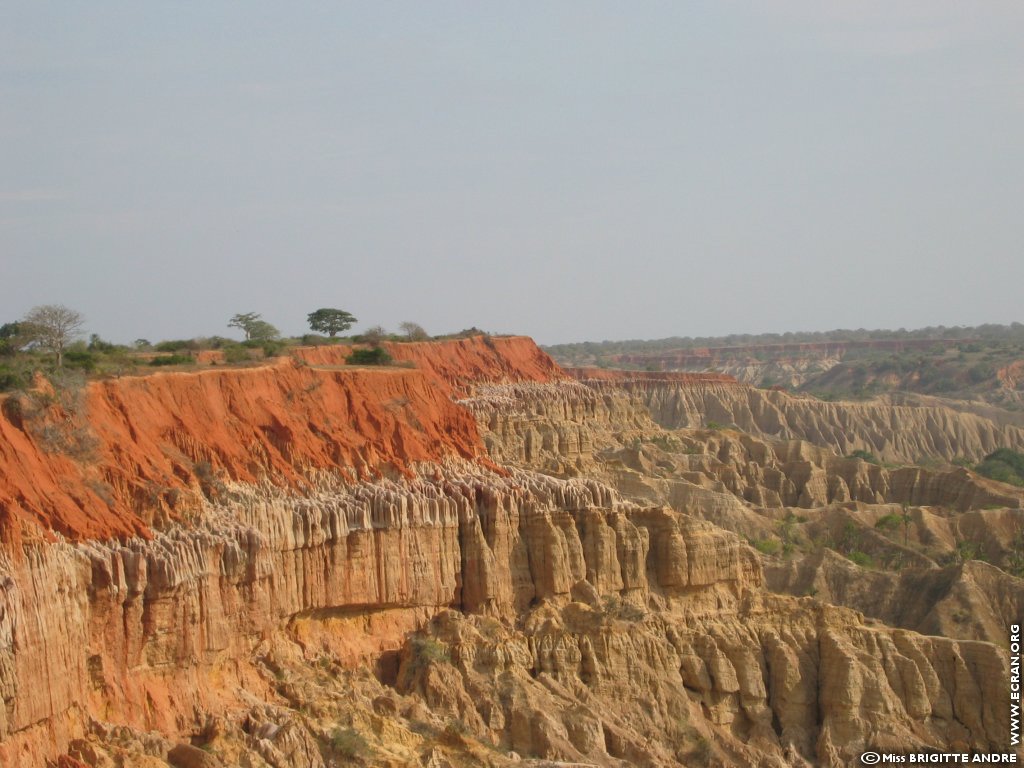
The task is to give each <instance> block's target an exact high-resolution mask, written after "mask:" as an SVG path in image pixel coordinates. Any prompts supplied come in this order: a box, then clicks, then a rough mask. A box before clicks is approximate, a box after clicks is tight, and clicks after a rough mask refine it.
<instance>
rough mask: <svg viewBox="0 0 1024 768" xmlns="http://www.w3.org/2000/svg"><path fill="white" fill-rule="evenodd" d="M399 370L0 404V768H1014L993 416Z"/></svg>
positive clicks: (498, 342) (177, 380)
mask: <svg viewBox="0 0 1024 768" xmlns="http://www.w3.org/2000/svg"><path fill="white" fill-rule="evenodd" d="M385 346H386V348H387V351H388V352H389V354H390V355H391V357H392V358H393V359H394V360H395V361H396V365H392V366H366V367H359V366H350V365H345V357H344V354H343V352H342V348H341V347H338V346H320V347H297V348H291V349H288V350H287V351H286V352H284V353H283V354H281V355H280V356H278V357H274V358H270V359H267V360H264V361H259V362H258V363H256V364H252V365H249V366H248V367H231V366H213V367H209V368H202V369H198V368H197V369H195V370H185V371H168V372H157V373H150V374H148V375H132V376H121V377H120V378H108V379H104V380H97V381H91V382H89V383H87V384H86V385H85V386H84V387H83V388H81V389H79V390H77V391H71V390H69V389H62V388H61V387H59V386H58V387H55V386H54V385H53V384H51V383H50V382H48V381H47V380H45V379H43V378H42V377H39V378H37V380H36V381H35V382H34V384H33V385H32V386H31V387H30V388H28V389H27V390H25V391H20V392H12V393H8V394H6V395H4V396H3V397H4V399H3V402H2V416H0V539H2V543H0V699H2V702H3V706H2V707H0V765H4V766H7V765H11V766H15V765H16V766H30V767H31V766H40V767H41V766H51V765H52V766H59V768H81V767H82V766H90V767H94V768H110V767H112V766H113V767H116V768H121V767H122V766H124V767H128V766H132V767H134V766H142V767H150V768H157V767H158V766H166V765H172V766H177V767H178V768H217V767H218V766H223V767H225V768H226V767H227V766H243V767H245V768H268V767H270V766H272V767H273V768H293V767H295V768H327V766H340V765H345V764H358V765H373V766H432V767H433V768H441V767H442V766H464V765H465V766H468V765H483V766H506V765H513V764H518V765H535V766H541V765H555V764H561V765H592V766H763V767H764V768H768V767H773V768H775V767H777V768H783V767H784V766H830V767H831V766H835V767H838V766H849V765H856V764H858V763H857V757H858V756H859V755H860V754H861V753H862V752H864V751H865V750H866V749H877V750H880V751H908V750H910V749H915V750H918V749H920V750H925V749H935V750H940V751H950V750H953V751H971V750H973V751H976V752H990V751H992V752H997V751H998V752H1003V751H1006V750H1007V749H1008V744H1009V688H1008V684H1007V680H1008V676H1009V664H1010V661H1009V653H1008V639H1009V625H1010V624H1011V623H1012V622H1014V621H1016V620H1018V619H1019V618H1020V617H1022V616H1024V580H1022V579H1021V577H1022V576H1024V489H1022V488H1019V487H1016V486H1014V485H1010V484H1005V483H1001V482H998V481H995V480H992V479H990V478H988V477H984V476H982V475H980V474H978V473H976V472H974V471H973V470H972V469H971V468H970V467H972V466H974V465H975V464H976V463H978V462H981V461H982V460H983V459H984V458H985V457H986V456H988V455H990V454H991V453H993V452H994V451H997V450H998V449H1010V450H1011V451H1022V450H1024V426H1022V425H1021V424H1020V423H1018V422H1017V421H1016V420H1015V418H1014V415H1013V414H1012V413H1010V412H1009V411H1006V410H1004V409H1002V408H999V407H996V406H995V405H992V404H991V403H990V404H988V405H987V406H986V407H981V405H977V406H973V407H969V406H968V405H966V404H965V403H966V401H964V400H957V401H955V402H953V401H950V400H948V399H945V398H939V397H930V396H924V395H914V396H910V395H908V396H896V395H893V394H890V393H886V394H883V395H881V396H877V397H873V398H868V399H863V398H862V399H858V400H856V401H845V400H835V399H833V400H829V401H826V400H822V399H820V398H816V397H813V396H811V395H810V394H808V393H806V392H802V391H783V390H781V389H780V388H778V387H775V388H757V387H755V386H753V385H752V384H750V383H744V381H741V380H739V378H737V377H734V376H733V375H730V374H729V373H685V372H663V371H649V372H648V371H625V370H611V369H609V368H607V367H589V366H580V367H565V368H563V367H561V366H559V365H558V364H557V363H556V362H555V361H554V360H553V359H552V358H551V357H549V356H548V355H547V354H546V353H545V352H543V351H542V350H541V349H540V348H538V347H537V346H536V345H535V344H534V342H533V341H532V340H531V339H529V338H525V337H492V336H486V335H480V336H473V337H471V338H466V339H453V340H448V341H425V342H413V343H403V344H398V343H387V344H386V345H385ZM968 354H973V353H968ZM833 368H834V366H833ZM753 378H754V379H756V378H757V377H756V376H754V377H753ZM744 379H745V380H746V381H750V380H751V377H750V376H745V377H744ZM1014 381H1016V379H1015V380H1014ZM755 383H756V382H755ZM1014 387H1016V384H1014Z"/></svg>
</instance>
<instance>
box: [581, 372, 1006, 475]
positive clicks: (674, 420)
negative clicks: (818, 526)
mask: <svg viewBox="0 0 1024 768" xmlns="http://www.w3.org/2000/svg"><path fill="white" fill-rule="evenodd" d="M583 381H584V383H588V384H589V385H590V386H592V387H594V388H595V389H598V390H599V391H601V390H605V389H608V388H616V389H625V390H626V391H627V392H629V393H630V394H631V395H632V396H633V397H634V398H635V399H636V400H637V402H638V403H640V404H642V405H643V406H644V407H645V408H646V409H647V410H648V411H649V413H650V414H651V417H652V418H653V419H654V421H655V422H657V423H658V424H659V425H660V426H662V427H664V428H666V429H679V428H691V429H693V428H700V427H706V426H707V425H708V424H709V423H711V422H715V423H717V424H722V425H735V426H736V427H737V428H739V429H740V430H742V431H744V432H748V433H750V434H754V435H758V436H762V437H769V438H778V439H794V438H795V439H800V440H805V441H807V442H810V443H813V444H815V445H819V446H824V447H827V448H829V449H830V450H832V451H834V452H836V453H838V454H840V455H846V454H849V453H852V452H853V451H855V450H864V451H867V452H869V453H872V454H874V455H875V456H877V457H878V458H880V459H882V460H884V461H891V462H918V461H921V460H924V459H928V458H941V459H946V460H951V459H953V458H957V457H962V458H967V459H971V460H973V461H980V460H981V458H983V457H984V456H985V455H986V454H988V453H991V452H992V451H994V450H996V449H997V448H1004V447H1009V448H1017V449H1019V448H1021V447H1024V429H1022V428H1021V427H1018V426H1013V425H1002V424H999V423H996V422H995V421H992V420H990V419H988V418H985V417H983V416H979V415H977V414H973V413H966V412H961V411H955V410H953V409H951V408H946V407H942V406H925V405H921V406H914V405H893V404H890V403H889V402H886V401H868V402H825V401H822V400H817V399H815V398H812V397H798V396H794V395H790V394H787V393H786V392H782V391H777V390H764V389H755V388H754V387H750V386H746V385H742V384H738V383H735V384H732V383H726V382H703V381H697V382H693V383H676V382H671V381H658V380H648V379H643V378H641V379H627V380H624V381H621V382H616V383H614V384H612V383H609V382H608V381H606V380H603V379H597V380H592V379H584V380H583Z"/></svg>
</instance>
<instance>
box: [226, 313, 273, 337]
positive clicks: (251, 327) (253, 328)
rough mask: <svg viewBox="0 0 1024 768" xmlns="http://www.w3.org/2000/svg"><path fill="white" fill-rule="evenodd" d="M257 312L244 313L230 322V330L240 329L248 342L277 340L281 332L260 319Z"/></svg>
mask: <svg viewBox="0 0 1024 768" xmlns="http://www.w3.org/2000/svg"><path fill="white" fill-rule="evenodd" d="M260 317H261V316H260V314H259V313H257V312H242V313H240V314H237V315H235V316H234V317H232V318H231V319H230V320H229V321H228V328H238V329H239V330H241V331H242V333H244V334H245V340H246V341H253V340H255V341H268V340H270V339H276V338H277V337H278V336H280V335H281V332H280V331H279V330H277V328H275V327H274V326H272V325H271V324H270V323H268V322H267V321H266V320H261V319H260Z"/></svg>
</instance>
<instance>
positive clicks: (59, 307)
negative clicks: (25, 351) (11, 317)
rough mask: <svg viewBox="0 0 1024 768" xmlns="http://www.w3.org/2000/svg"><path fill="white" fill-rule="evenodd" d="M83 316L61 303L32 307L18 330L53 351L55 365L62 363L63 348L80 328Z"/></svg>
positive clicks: (58, 365)
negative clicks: (55, 359) (55, 360)
mask: <svg viewBox="0 0 1024 768" xmlns="http://www.w3.org/2000/svg"><path fill="white" fill-rule="evenodd" d="M84 323H85V318H84V317H83V316H82V314H81V313H80V312H76V311H75V310H73V309H69V308H68V307H65V306H64V305H63V304H44V305H42V306H39V307H34V308H33V309H31V310H30V311H29V313H28V314H27V315H25V319H24V321H22V322H21V323H20V324H19V325H18V331H19V332H24V333H25V337H26V338H27V339H29V340H30V341H33V342H35V343H36V344H38V345H39V346H40V347H42V348H43V349H48V350H49V351H51V352H53V353H54V355H55V356H56V358H57V367H58V368H60V367H61V366H62V365H64V349H65V348H66V347H67V345H68V344H69V343H70V342H71V341H72V340H73V339H74V338H75V337H76V336H77V335H78V334H79V332H80V331H81V330H82V325H83V324H84Z"/></svg>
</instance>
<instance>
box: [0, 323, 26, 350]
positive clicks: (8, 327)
mask: <svg viewBox="0 0 1024 768" xmlns="http://www.w3.org/2000/svg"><path fill="white" fill-rule="evenodd" d="M24 325H25V324H24V323H18V322H14V323H4V324H3V325H0V355H13V354H14V353H15V352H17V351H18V350H19V349H21V348H22V347H23V346H25V344H26V339H25V331H26V328H25V327H24Z"/></svg>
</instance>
